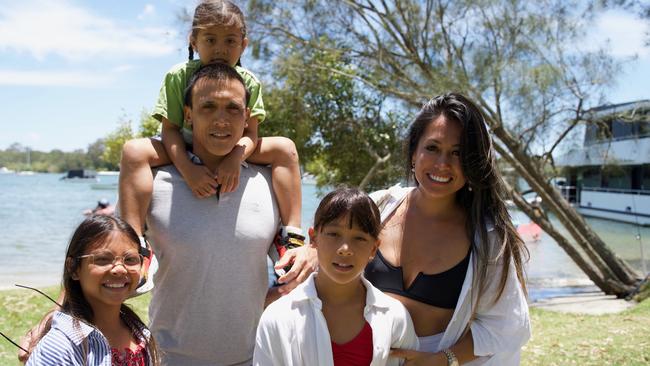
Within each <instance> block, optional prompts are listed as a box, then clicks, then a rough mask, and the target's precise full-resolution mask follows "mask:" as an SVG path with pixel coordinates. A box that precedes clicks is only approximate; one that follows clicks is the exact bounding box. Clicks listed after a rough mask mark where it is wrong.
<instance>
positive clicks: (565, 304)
mask: <svg viewBox="0 0 650 366" xmlns="http://www.w3.org/2000/svg"><path fill="white" fill-rule="evenodd" d="M635 305H636V302H635V301H627V300H625V299H617V298H616V296H614V295H605V294H604V293H602V292H591V293H584V294H576V295H572V296H558V297H553V298H548V299H543V300H540V301H538V302H535V303H532V304H530V306H531V307H536V308H539V309H544V310H551V311H559V312H562V313H572V314H589V315H602V314H614V313H620V312H622V311H623V310H627V309H629V308H632V307H634V306H635Z"/></svg>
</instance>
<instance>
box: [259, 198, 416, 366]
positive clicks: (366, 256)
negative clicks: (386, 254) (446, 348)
mask: <svg viewBox="0 0 650 366" xmlns="http://www.w3.org/2000/svg"><path fill="white" fill-rule="evenodd" d="M380 228H381V224H380V216H379V211H378V209H377V206H376V205H375V203H374V202H373V201H372V200H371V199H370V198H369V197H368V196H367V195H366V194H365V193H363V192H361V191H359V190H357V189H354V188H340V189H337V190H336V191H334V192H331V193H329V194H328V195H327V196H325V197H324V198H323V200H322V201H321V203H320V205H319V206H318V209H317V210H316V214H315V217H314V227H313V228H310V229H309V236H310V240H311V244H312V245H313V246H314V247H316V249H317V252H318V261H319V271H318V272H314V273H312V274H311V275H310V277H309V278H308V279H307V280H306V281H305V282H304V283H302V284H301V285H299V286H298V287H297V288H295V289H294V290H293V291H292V292H290V293H289V294H288V295H286V296H284V297H282V298H280V299H279V300H277V301H275V302H273V303H272V304H271V305H269V306H268V307H267V308H266V310H265V311H264V313H263V314H262V317H261V319H260V323H259V326H258V328H257V336H256V340H255V352H254V356H253V364H254V365H256V366H267V365H285V366H291V365H293V366H298V365H305V366H306V365H320V366H331V365H335V366H343V365H371V364H372V365H373V366H375V365H399V364H400V360H399V359H397V358H389V352H390V349H391V348H408V349H416V348H417V345H418V340H417V336H416V334H415V330H414V328H413V323H412V322H411V317H410V316H409V314H408V312H407V311H406V309H405V308H404V306H403V305H402V304H401V303H400V302H399V301H397V300H395V299H393V298H391V297H389V296H388V295H385V294H384V293H382V292H381V291H379V290H377V289H376V288H375V287H373V286H372V285H371V284H370V283H369V282H368V281H366V280H365V279H364V278H363V276H362V274H363V271H364V268H365V267H366V265H367V264H368V262H369V261H370V260H371V259H372V258H373V256H374V255H375V253H376V251H377V246H378V236H379V232H380Z"/></svg>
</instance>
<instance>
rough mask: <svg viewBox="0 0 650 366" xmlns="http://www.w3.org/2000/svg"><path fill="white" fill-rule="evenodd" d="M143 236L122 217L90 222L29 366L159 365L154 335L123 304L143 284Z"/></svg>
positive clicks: (74, 247)
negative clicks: (57, 306)
mask: <svg viewBox="0 0 650 366" xmlns="http://www.w3.org/2000/svg"><path fill="white" fill-rule="evenodd" d="M139 245H140V244H139V240H138V235H137V234H136V233H135V231H134V230H133V229H132V228H131V227H130V226H129V224H127V223H126V222H125V221H123V220H121V219H120V218H118V217H114V216H106V215H94V216H91V217H89V218H87V219H85V220H84V221H83V222H82V223H81V225H79V227H78V228H77V230H76V231H75V233H74V234H73V236H72V239H71V240H70V244H69V245H68V249H67V252H66V259H65V265H64V267H63V293H64V295H63V302H62V303H61V307H60V309H59V310H58V311H55V312H54V314H53V315H52V318H51V320H48V322H47V325H46V329H45V332H47V333H46V334H45V335H44V336H43V337H42V338H41V339H40V341H38V344H37V345H36V348H34V349H33V351H32V352H31V353H30V355H29V358H28V359H27V365H28V366H31V365H86V366H93V365H103V366H111V365H112V366H122V365H124V366H126V365H128V366H133V365H137V366H145V365H154V366H155V365H158V364H159V361H158V355H157V348H156V345H155V342H154V340H153V338H151V335H150V333H149V330H148V329H147V327H146V326H145V325H144V323H143V322H142V320H140V318H139V317H138V315H137V314H135V313H134V312H133V310H131V309H130V308H129V307H128V306H126V305H125V304H124V303H123V302H124V300H126V299H127V298H128V297H129V296H130V295H131V294H132V293H133V292H134V291H135V289H136V286H137V285H138V282H139V280H140V267H141V266H142V261H143V259H142V255H141V254H139V252H138V248H139Z"/></svg>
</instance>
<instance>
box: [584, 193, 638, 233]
mask: <svg viewBox="0 0 650 366" xmlns="http://www.w3.org/2000/svg"><path fill="white" fill-rule="evenodd" d="M578 211H579V212H580V213H581V214H583V215H585V216H591V217H599V218H603V219H608V220H614V221H621V222H627V223H630V224H636V225H643V226H650V195H648V194H647V193H646V194H642V193H640V192H634V191H628V192H625V191H622V190H607V189H589V188H586V189H583V190H582V191H581V192H580V204H579V206H578Z"/></svg>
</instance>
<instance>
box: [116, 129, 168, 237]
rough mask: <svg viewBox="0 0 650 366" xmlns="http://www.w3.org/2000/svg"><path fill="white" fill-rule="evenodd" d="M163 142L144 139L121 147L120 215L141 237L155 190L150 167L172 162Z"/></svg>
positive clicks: (132, 141) (129, 142) (130, 141)
mask: <svg viewBox="0 0 650 366" xmlns="http://www.w3.org/2000/svg"><path fill="white" fill-rule="evenodd" d="M170 163H171V161H170V159H169V157H168V156H167V152H166V151H165V147H164V146H163V144H162V141H159V140H155V139H149V138H141V139H135V140H129V141H127V142H126V143H125V144H124V147H122V160H121V161H120V187H119V189H120V191H119V192H120V193H119V205H120V207H119V208H120V216H121V217H122V218H123V219H124V220H125V221H126V222H128V223H129V224H130V225H131V226H133V229H135V231H136V232H137V233H138V235H139V236H142V233H143V231H144V222H145V217H146V215H147V210H148V209H149V203H150V202H151V194H152V192H153V174H152V173H151V168H152V167H156V166H161V165H166V164H170Z"/></svg>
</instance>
